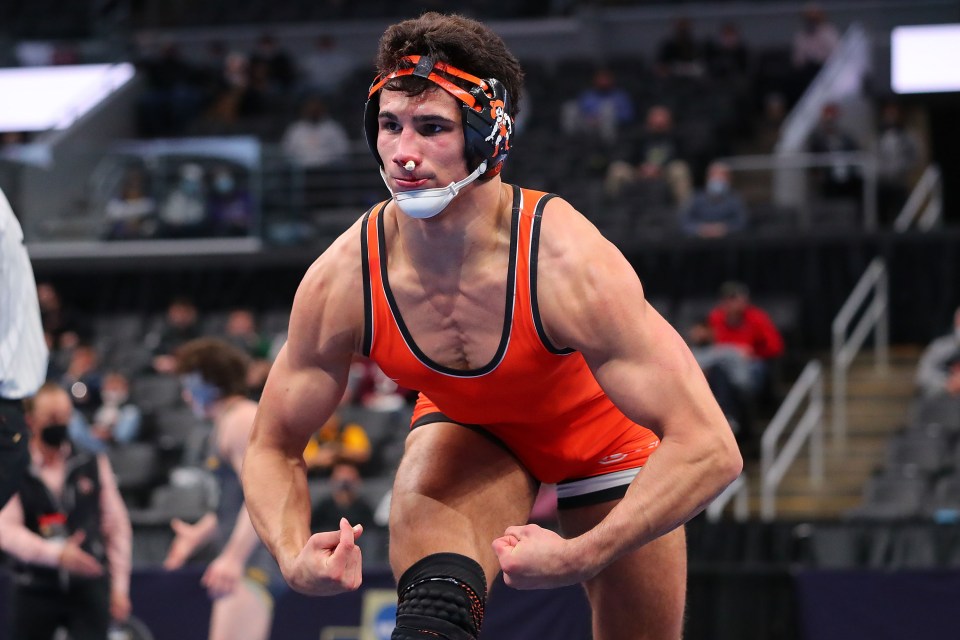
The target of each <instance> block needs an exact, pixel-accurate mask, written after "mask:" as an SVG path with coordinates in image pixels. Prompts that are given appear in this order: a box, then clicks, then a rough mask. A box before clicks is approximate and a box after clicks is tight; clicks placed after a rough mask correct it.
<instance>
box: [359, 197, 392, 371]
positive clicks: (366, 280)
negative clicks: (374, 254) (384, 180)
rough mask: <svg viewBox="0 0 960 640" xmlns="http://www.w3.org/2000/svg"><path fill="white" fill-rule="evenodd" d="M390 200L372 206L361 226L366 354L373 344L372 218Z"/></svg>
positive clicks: (364, 351)
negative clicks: (371, 282)
mask: <svg viewBox="0 0 960 640" xmlns="http://www.w3.org/2000/svg"><path fill="white" fill-rule="evenodd" d="M387 202H389V200H387V201H384V202H381V203H380V204H377V205H374V206H372V207H370V209H369V210H368V211H367V212H366V213H365V214H363V222H362V223H361V227H360V260H361V263H362V264H361V269H362V270H363V271H362V273H363V341H362V342H361V353H362V354H363V355H364V356H367V357H369V356H370V349H371V347H372V345H373V288H372V286H371V284H370V246H371V242H370V237H371V230H370V218H371V216H372V217H373V218H374V219H377V218H379V217H380V214H382V213H383V209H384V208H385V207H386V206H387ZM373 238H374V242H373V245H374V247H376V235H374V236H373Z"/></svg>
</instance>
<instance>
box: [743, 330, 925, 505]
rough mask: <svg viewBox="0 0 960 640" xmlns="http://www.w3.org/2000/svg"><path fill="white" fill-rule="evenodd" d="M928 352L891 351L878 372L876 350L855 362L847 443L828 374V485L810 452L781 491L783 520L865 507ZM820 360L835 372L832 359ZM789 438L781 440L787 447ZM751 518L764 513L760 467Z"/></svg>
mask: <svg viewBox="0 0 960 640" xmlns="http://www.w3.org/2000/svg"><path fill="white" fill-rule="evenodd" d="M867 347H870V345H869V344H868V345H867ZM921 350H922V347H919V346H916V345H906V346H891V348H890V353H889V355H890V357H889V362H888V366H887V367H885V368H878V367H877V366H875V363H874V360H873V353H872V350H871V349H870V348H865V349H864V350H863V351H862V352H861V354H860V355H859V356H858V357H857V358H855V359H854V362H853V363H852V365H851V366H850V368H849V369H848V372H847V379H846V389H845V396H846V400H847V403H846V404H847V406H846V438H845V440H844V441H843V442H837V441H835V439H834V438H833V436H832V418H831V415H830V413H831V409H832V398H831V393H832V386H831V383H832V379H831V377H830V372H829V370H828V371H826V380H825V387H824V391H825V395H826V398H825V402H826V415H825V416H824V428H825V439H824V447H825V451H824V454H825V457H824V480H823V484H822V485H820V486H818V485H816V484H814V483H813V482H812V481H811V479H810V476H809V473H810V465H809V458H808V452H809V449H805V450H804V451H803V452H802V453H801V455H800V456H799V458H798V459H797V460H795V461H794V463H793V465H791V468H790V469H789V470H787V472H786V473H785V474H784V477H783V479H782V480H781V482H780V486H779V487H778V488H777V497H776V511H777V516H778V517H781V518H820V517H826V518H832V517H840V516H842V515H843V513H844V512H845V511H847V510H848V509H852V508H853V507H856V506H858V505H860V503H861V501H862V499H863V489H864V486H865V484H866V481H867V479H868V478H869V477H870V476H871V474H873V473H874V472H875V471H876V470H877V469H878V468H880V467H882V466H883V464H884V463H885V460H886V455H887V448H888V446H889V441H890V437H891V436H892V435H893V434H894V433H896V432H897V430H898V429H900V428H902V427H903V426H904V425H905V424H906V422H907V420H908V417H909V408H910V405H911V403H912V402H913V399H914V375H915V371H916V363H917V360H918V359H919V354H920V352H921ZM820 361H821V362H823V363H825V364H827V366H828V367H829V362H830V357H829V354H826V355H824V356H822V357H821V358H820ZM784 440H785V439H781V444H782V443H783V441H784ZM746 473H747V477H748V479H749V483H748V484H749V488H750V491H749V494H750V495H749V505H750V511H751V514H753V515H754V516H756V515H758V514H759V509H760V465H759V462H756V461H751V462H750V463H749V464H748V465H747V471H746Z"/></svg>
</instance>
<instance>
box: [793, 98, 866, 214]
mask: <svg viewBox="0 0 960 640" xmlns="http://www.w3.org/2000/svg"><path fill="white" fill-rule="evenodd" d="M840 116H841V110H840V105H839V104H837V103H835V102H830V103H827V104H825V105H824V106H823V109H822V111H821V113H820V121H819V122H818V123H817V126H816V128H814V130H813V131H812V132H811V133H810V137H809V138H808V139H807V151H809V152H811V153H821V154H836V153H850V152H853V151H859V150H860V144H859V143H858V142H857V140H856V139H855V138H854V137H853V136H852V135H851V134H850V133H849V132H847V131H846V129H844V127H843V125H842V124H841V122H840ZM813 175H814V178H815V180H816V182H817V186H818V189H819V195H820V196H821V197H823V198H825V199H828V200H829V199H852V200H857V201H859V200H860V197H861V195H862V189H863V182H862V180H861V177H860V172H859V170H858V169H857V167H856V166H854V165H853V164H851V163H850V162H849V161H846V160H840V159H837V160H831V161H830V166H828V167H826V168H822V169H816V170H815V171H814V172H813Z"/></svg>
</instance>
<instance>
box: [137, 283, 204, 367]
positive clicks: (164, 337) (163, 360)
mask: <svg viewBox="0 0 960 640" xmlns="http://www.w3.org/2000/svg"><path fill="white" fill-rule="evenodd" d="M200 333H201V332H200V323H199V321H198V319H197V307H196V306H195V305H194V304H193V301H192V300H190V299H189V298H186V297H183V296H180V297H176V298H174V299H173V300H171V301H170V304H169V305H168V306H167V312H166V315H165V316H164V318H163V321H162V322H161V324H160V326H159V327H157V328H156V329H155V330H154V331H153V332H151V333H150V335H148V336H147V345H148V346H149V347H150V350H151V352H152V353H153V368H154V370H155V371H157V372H158V373H172V372H173V371H174V369H175V368H176V359H175V358H174V357H173V352H174V351H176V350H177V348H178V347H179V346H180V345H182V344H184V343H185V342H188V341H190V340H193V339H194V338H199V337H200Z"/></svg>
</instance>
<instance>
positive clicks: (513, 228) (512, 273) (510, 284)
mask: <svg viewBox="0 0 960 640" xmlns="http://www.w3.org/2000/svg"><path fill="white" fill-rule="evenodd" d="M520 204H521V191H520V189H519V187H516V186H514V187H513V213H512V215H511V219H510V263H509V266H508V268H507V287H506V289H507V301H506V304H505V305H504V307H505V308H504V312H503V333H502V334H501V335H500V344H499V346H498V347H497V352H496V353H495V354H494V355H493V358H492V359H491V360H490V362H488V363H487V364H485V365H484V366H482V367H480V368H478V369H454V368H452V367H447V366H444V365H442V364H439V363H437V362H434V361H433V360H431V359H430V358H429V357H428V356H427V354H425V353H424V352H423V351H422V350H421V349H420V347H419V346H418V345H417V343H416V342H414V340H413V335H411V333H410V330H409V329H408V328H407V325H406V323H405V322H404V321H403V316H401V315H400V309H399V307H398V306H397V300H396V298H394V296H393V291H392V290H391V289H390V280H389V278H388V275H387V249H386V246H387V242H386V235H385V232H384V230H383V226H384V225H383V223H382V220H381V224H379V225H377V242H378V244H379V247H380V280H381V281H382V282H383V291H384V294H385V295H386V297H387V304H389V305H390V311H391V312H392V313H393V317H394V320H395V321H396V323H397V328H398V329H400V335H402V336H403V341H404V342H405V343H406V344H407V347H408V348H409V349H410V351H411V352H412V353H413V355H414V357H416V359H417V360H419V361H420V363H421V364H422V365H423V366H425V367H427V368H428V369H433V370H434V371H436V372H437V373H442V374H444V375H448V376H453V377H456V378H475V377H478V376H482V375H486V374H488V373H490V372H491V371H493V370H494V369H496V368H497V366H498V365H499V364H500V362H502V361H503V357H504V355H506V353H507V345H508V344H509V343H510V332H511V330H512V328H513V308H514V299H515V297H516V289H517V243H518V241H519V240H518V238H519V232H520Z"/></svg>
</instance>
